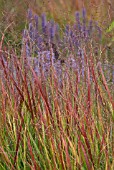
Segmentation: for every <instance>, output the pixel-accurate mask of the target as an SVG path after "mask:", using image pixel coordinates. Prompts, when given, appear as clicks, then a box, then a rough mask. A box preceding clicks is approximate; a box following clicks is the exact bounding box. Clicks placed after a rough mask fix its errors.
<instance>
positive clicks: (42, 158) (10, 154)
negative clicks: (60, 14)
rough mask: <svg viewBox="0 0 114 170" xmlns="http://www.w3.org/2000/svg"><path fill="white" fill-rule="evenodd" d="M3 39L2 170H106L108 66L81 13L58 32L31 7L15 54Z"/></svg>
mask: <svg viewBox="0 0 114 170" xmlns="http://www.w3.org/2000/svg"><path fill="white" fill-rule="evenodd" d="M3 38H4V37H3ZM3 38H2V41H1V44H0V129H1V131H0V169H1V170H2V169H3V170H6V169H8V170H17V169H18V170H21V169H24V170H29V169H31V170H47V169H49V170H53V169H58V170H76V169H77V170H82V169H85V170H86V169H87V170H91V169H92V170H94V169H95V170H97V169H100V170H104V169H105V170H109V169H110V170H112V169H113V168H114V160H113V157H114V150H113V148H114V146H113V145H114V125H113V123H114V112H113V110H114V101H113V92H112V91H111V89H113V81H114V77H113V76H114V75H113V70H112V69H113V68H112V66H111V67H110V69H109V70H108V73H107V68H108V67H109V66H110V65H111V64H110V65H106V64H105V62H106V60H107V59H106V58H105V57H104V58H102V56H103V54H104V51H103V47H102V45H101V29H100V28H99V26H98V25H97V24H96V23H93V22H92V21H87V20H86V11H85V9H83V13H82V15H80V13H76V22H75V24H74V25H73V26H69V25H66V26H65V30H64V32H62V33H61V31H60V28H59V26H58V24H56V23H55V22H54V21H52V20H51V21H47V19H46V15H45V14H44V13H43V14H42V16H41V17H38V16H37V15H35V16H34V15H33V14H32V11H31V10H29V11H28V23H27V25H26V28H25V30H24V31H23V36H22V49H21V52H20V54H21V55H20V56H18V55H17V54H16V53H15V51H14V49H12V50H9V51H4V50H3V49H2V47H3V46H2V43H3Z"/></svg>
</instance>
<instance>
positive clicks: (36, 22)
mask: <svg viewBox="0 0 114 170" xmlns="http://www.w3.org/2000/svg"><path fill="white" fill-rule="evenodd" d="M34 20H35V26H36V29H38V15H35V16H34Z"/></svg>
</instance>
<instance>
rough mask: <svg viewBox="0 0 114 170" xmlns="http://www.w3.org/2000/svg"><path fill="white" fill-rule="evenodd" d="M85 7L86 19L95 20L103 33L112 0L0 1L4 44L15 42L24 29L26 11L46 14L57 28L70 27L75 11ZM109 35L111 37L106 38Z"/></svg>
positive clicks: (113, 7)
mask: <svg viewBox="0 0 114 170" xmlns="http://www.w3.org/2000/svg"><path fill="white" fill-rule="evenodd" d="M83 7H85V8H86V10H87V17H88V19H90V18H92V19H93V20H96V21H97V22H98V23H99V25H100V26H101V27H102V28H103V29H104V30H105V29H106V28H108V26H109V25H110V24H111V22H112V21H113V20H114V0H32V1H31V0H0V31H1V33H2V32H3V31H4V30H5V29H6V28H7V26H9V25H10V27H9V28H8V31H7V33H6V41H7V40H9V41H12V42H17V41H19V37H20V36H21V34H22V30H23V29H24V27H25V23H26V15H27V9H28V8H31V9H32V10H33V12H34V13H37V14H38V15H41V13H42V12H45V13H46V14H47V17H48V18H53V19H54V20H55V21H56V22H58V23H59V24H60V25H61V26H64V24H65V23H69V24H72V22H73V21H74V19H75V11H77V10H78V11H81V9H82V8H83ZM109 36H112V35H109Z"/></svg>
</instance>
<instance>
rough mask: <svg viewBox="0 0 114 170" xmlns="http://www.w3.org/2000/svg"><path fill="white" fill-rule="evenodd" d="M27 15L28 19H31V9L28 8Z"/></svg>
mask: <svg viewBox="0 0 114 170" xmlns="http://www.w3.org/2000/svg"><path fill="white" fill-rule="evenodd" d="M27 16H28V20H29V21H31V19H32V10H31V9H28V14H27Z"/></svg>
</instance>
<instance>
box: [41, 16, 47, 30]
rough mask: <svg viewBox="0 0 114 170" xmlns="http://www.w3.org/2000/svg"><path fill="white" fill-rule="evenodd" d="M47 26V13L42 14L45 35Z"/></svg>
mask: <svg viewBox="0 0 114 170" xmlns="http://www.w3.org/2000/svg"><path fill="white" fill-rule="evenodd" d="M46 25H47V20H46V15H45V13H43V14H42V31H43V33H45V31H46Z"/></svg>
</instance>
